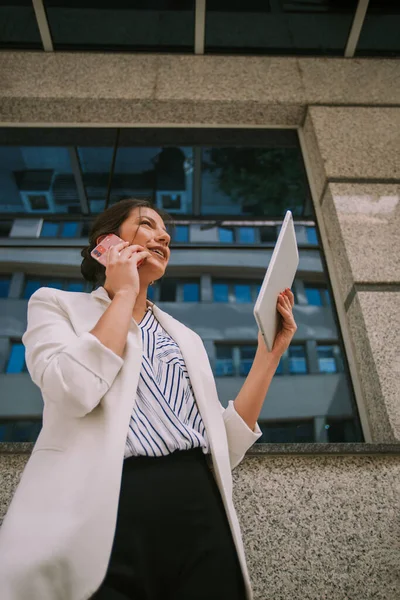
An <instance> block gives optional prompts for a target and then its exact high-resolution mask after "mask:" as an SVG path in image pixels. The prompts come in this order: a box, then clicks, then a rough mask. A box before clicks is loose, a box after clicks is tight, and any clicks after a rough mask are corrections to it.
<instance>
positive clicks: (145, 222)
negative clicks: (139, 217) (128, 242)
mask: <svg viewBox="0 0 400 600" xmlns="http://www.w3.org/2000/svg"><path fill="white" fill-rule="evenodd" d="M143 223H144V224H145V225H150V226H151V223H150V222H149V221H141V224H143Z"/></svg>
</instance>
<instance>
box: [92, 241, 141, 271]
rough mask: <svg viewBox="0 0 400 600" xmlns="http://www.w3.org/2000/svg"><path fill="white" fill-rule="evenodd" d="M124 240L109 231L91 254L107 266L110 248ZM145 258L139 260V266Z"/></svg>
mask: <svg viewBox="0 0 400 600" xmlns="http://www.w3.org/2000/svg"><path fill="white" fill-rule="evenodd" d="M123 241H124V240H122V239H121V238H120V237H118V236H117V235H115V233H109V234H108V235H106V237H105V238H104V239H102V240H101V242H100V244H97V246H96V247H95V248H93V250H92V251H91V253H90V255H91V256H92V257H93V258H94V259H95V260H97V261H98V262H99V263H100V264H102V265H103V266H104V267H105V266H107V251H108V249H109V248H111V246H116V245H117V244H120V243H121V242H123ZM143 260H144V259H143ZM143 260H141V261H139V262H138V264H137V267H140V265H141V264H142V262H143Z"/></svg>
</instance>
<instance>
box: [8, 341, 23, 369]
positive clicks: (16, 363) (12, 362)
mask: <svg viewBox="0 0 400 600" xmlns="http://www.w3.org/2000/svg"><path fill="white" fill-rule="evenodd" d="M26 370H27V368H26V364H25V346H24V345H23V344H12V346H11V352H10V356H9V359H8V363H7V367H6V373H22V372H23V371H26Z"/></svg>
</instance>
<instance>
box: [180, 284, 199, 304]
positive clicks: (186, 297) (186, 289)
mask: <svg viewBox="0 0 400 600" xmlns="http://www.w3.org/2000/svg"><path fill="white" fill-rule="evenodd" d="M199 300H200V286H199V284H198V283H184V284H183V301H184V302H199Z"/></svg>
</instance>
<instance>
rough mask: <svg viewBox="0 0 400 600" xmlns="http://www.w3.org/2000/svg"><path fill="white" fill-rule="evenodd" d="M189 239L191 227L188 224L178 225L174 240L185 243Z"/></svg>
mask: <svg viewBox="0 0 400 600" xmlns="http://www.w3.org/2000/svg"><path fill="white" fill-rule="evenodd" d="M188 241H189V227H188V226H187V225H176V226H175V231H174V242H180V243H185V242H188Z"/></svg>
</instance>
